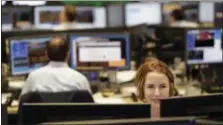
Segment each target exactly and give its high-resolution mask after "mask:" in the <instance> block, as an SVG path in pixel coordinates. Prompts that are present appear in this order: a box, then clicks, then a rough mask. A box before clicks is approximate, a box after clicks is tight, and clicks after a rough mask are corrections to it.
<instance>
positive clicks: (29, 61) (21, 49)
mask: <svg viewBox="0 0 223 125" xmlns="http://www.w3.org/2000/svg"><path fill="white" fill-rule="evenodd" d="M51 38H52V36H35V37H34V36H33V37H25V38H24V37H19V38H12V39H10V40H9V42H10V62H11V64H10V67H11V74H12V75H25V74H28V73H30V72H31V71H33V70H36V69H38V68H40V67H42V66H45V65H46V64H47V63H48V58H47V55H46V45H47V42H48V41H49V40H50V39H51Z"/></svg>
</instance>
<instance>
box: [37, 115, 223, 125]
mask: <svg viewBox="0 0 223 125" xmlns="http://www.w3.org/2000/svg"><path fill="white" fill-rule="evenodd" d="M38 125H222V122H215V121H210V120H203V119H200V118H197V117H181V118H159V119H148V118H147V119H146V118H140V119H121V120H119V119H113V120H93V121H72V122H71V121H69V122H66V121H64V122H46V123H41V124H38Z"/></svg>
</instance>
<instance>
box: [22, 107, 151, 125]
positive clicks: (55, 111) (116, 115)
mask: <svg viewBox="0 0 223 125" xmlns="http://www.w3.org/2000/svg"><path fill="white" fill-rule="evenodd" d="M20 111H21V118H22V121H21V122H22V123H23V124H25V125H26V124H29V125H30V124H37V123H42V122H56V121H84V120H101V119H110V120H111V119H132V118H150V105H149V104H94V103H24V104H23V105H22V108H21V110H20ZM30 114H32V115H30Z"/></svg>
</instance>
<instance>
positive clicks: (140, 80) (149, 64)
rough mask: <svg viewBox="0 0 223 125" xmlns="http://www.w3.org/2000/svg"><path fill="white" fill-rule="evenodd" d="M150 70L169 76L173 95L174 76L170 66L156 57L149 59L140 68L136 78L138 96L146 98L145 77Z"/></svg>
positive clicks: (142, 98)
mask: <svg viewBox="0 0 223 125" xmlns="http://www.w3.org/2000/svg"><path fill="white" fill-rule="evenodd" d="M149 72H159V73H163V74H165V75H166V76H167V78H168V80H169V84H170V90H169V92H170V96H172V95H173V90H174V76H173V74H172V72H171V71H170V69H169V68H168V66H167V65H166V64H165V63H164V62H162V61H160V60H158V59H156V58H151V59H148V60H147V61H146V62H145V63H144V64H143V65H141V67H140V68H139V69H138V72H137V74H136V78H135V84H136V86H137V91H138V96H139V99H140V100H144V98H145V97H144V84H145V79H146V76H147V74H148V73H149Z"/></svg>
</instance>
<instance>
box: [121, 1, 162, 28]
mask: <svg viewBox="0 0 223 125" xmlns="http://www.w3.org/2000/svg"><path fill="white" fill-rule="evenodd" d="M125 21H126V22H125V24H126V26H134V25H139V24H143V23H146V24H148V25H156V24H161V23H162V10H161V4H160V3H158V2H142V3H128V4H126V6H125Z"/></svg>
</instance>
